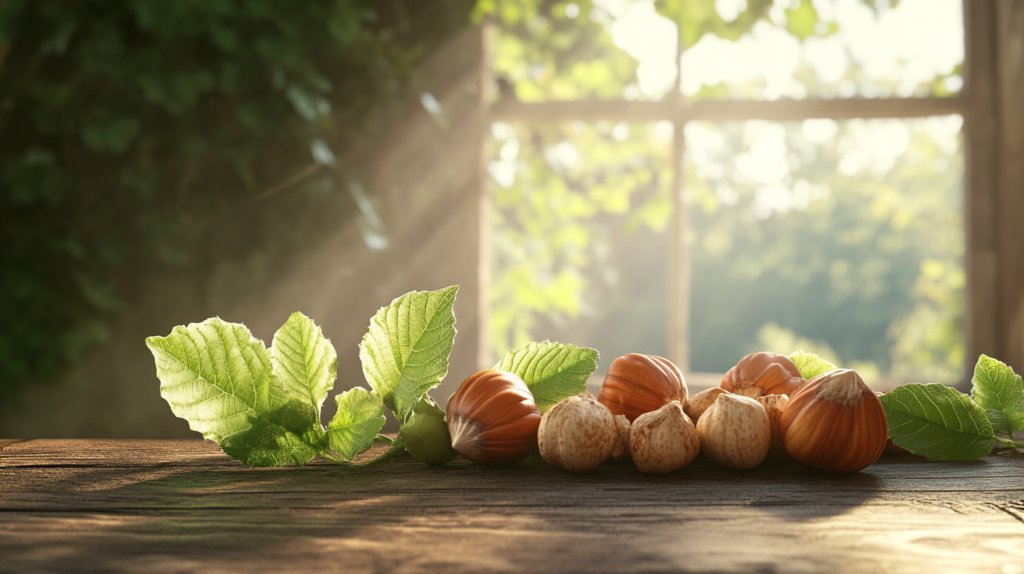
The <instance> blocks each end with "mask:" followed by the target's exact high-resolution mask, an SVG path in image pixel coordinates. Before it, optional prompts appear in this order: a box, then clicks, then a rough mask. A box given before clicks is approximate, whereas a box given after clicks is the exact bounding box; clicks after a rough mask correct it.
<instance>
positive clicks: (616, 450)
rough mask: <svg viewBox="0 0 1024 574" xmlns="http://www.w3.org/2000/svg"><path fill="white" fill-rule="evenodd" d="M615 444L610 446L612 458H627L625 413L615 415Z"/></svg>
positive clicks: (627, 422) (626, 421)
mask: <svg viewBox="0 0 1024 574" xmlns="http://www.w3.org/2000/svg"><path fill="white" fill-rule="evenodd" d="M615 426H616V430H617V433H616V435H615V446H614V447H613V448H612V458H614V459H615V460H617V461H620V462H621V461H625V460H629V419H627V418H626V415H615Z"/></svg>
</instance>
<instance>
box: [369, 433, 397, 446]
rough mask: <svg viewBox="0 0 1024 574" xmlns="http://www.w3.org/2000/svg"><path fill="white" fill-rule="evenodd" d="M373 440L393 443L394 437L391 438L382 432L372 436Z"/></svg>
mask: <svg viewBox="0 0 1024 574" xmlns="http://www.w3.org/2000/svg"><path fill="white" fill-rule="evenodd" d="M373 441H374V442H382V443H384V444H395V439H393V438H391V437H389V436H387V435H382V434H379V435H377V436H375V437H373Z"/></svg>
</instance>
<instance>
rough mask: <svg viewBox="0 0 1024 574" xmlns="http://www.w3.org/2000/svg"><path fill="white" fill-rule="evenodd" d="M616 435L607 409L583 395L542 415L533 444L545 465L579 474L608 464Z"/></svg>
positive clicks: (591, 397)
mask: <svg viewBox="0 0 1024 574" xmlns="http://www.w3.org/2000/svg"><path fill="white" fill-rule="evenodd" d="M618 434H619V429H618V426H617V425H616V424H615V418H614V417H613V416H612V414H611V413H610V412H608V409H606V408H605V407H604V405H602V404H601V403H599V402H597V400H595V399H594V395H591V394H590V393H583V394H581V395H576V396H574V397H569V398H567V399H564V400H562V401H561V402H559V403H558V404H556V405H555V406H553V407H551V408H550V409H548V411H547V412H545V413H544V416H543V417H542V418H541V420H540V427H539V428H538V429H537V443H538V445H539V446H540V455H541V457H543V458H544V460H545V461H547V463H548V464H550V465H553V466H558V467H561V468H564V469H566V470H571V471H573V472H580V471H584V470H590V469H592V468H594V467H596V466H597V465H599V464H601V463H602V462H604V461H606V460H608V457H610V456H611V455H612V451H613V450H614V448H615V442H616V439H617V437H618Z"/></svg>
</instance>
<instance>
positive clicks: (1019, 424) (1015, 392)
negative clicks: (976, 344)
mask: <svg viewBox="0 0 1024 574" xmlns="http://www.w3.org/2000/svg"><path fill="white" fill-rule="evenodd" d="M971 383H972V384H973V387H972V388H971V397H972V398H974V401H975V402H977V403H978V406H980V407H981V408H983V409H985V413H986V414H987V415H988V420H989V421H990V422H991V423H992V426H993V427H994V428H995V430H997V431H999V432H1001V433H1003V434H1006V435H1007V436H1013V433H1014V432H1016V431H1022V430H1024V380H1022V379H1021V378H1020V375H1018V374H1017V373H1015V372H1013V369H1011V368H1010V367H1009V366H1007V365H1006V363H1003V362H1001V361H998V360H996V359H993V358H991V357H987V356H985V355H982V356H981V357H979V358H978V364H977V365H976V366H975V367H974V378H972V379H971Z"/></svg>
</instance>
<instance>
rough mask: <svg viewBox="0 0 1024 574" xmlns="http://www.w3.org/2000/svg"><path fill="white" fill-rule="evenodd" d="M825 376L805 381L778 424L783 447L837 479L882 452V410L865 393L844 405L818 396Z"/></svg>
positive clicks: (884, 427)
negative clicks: (832, 474) (830, 473)
mask: <svg viewBox="0 0 1024 574" xmlns="http://www.w3.org/2000/svg"><path fill="white" fill-rule="evenodd" d="M831 374H832V373H825V374H823V375H819V376H818V377H815V378H814V379H811V380H810V381H808V382H807V384H805V385H803V386H802V387H801V388H800V390H799V391H797V392H796V393H794V394H793V395H792V396H791V397H790V399H789V403H788V404H787V405H786V409H785V410H784V411H783V412H782V418H781V419H780V421H779V426H780V429H781V431H782V440H783V445H784V446H785V448H786V452H788V453H789V455H790V456H791V457H793V459H794V460H796V461H797V462H799V463H800V464H802V465H804V466H806V467H809V468H813V469H817V470H827V471H830V472H834V473H837V474H846V473H850V472H856V471H859V470H863V469H865V468H867V467H869V466H871V465H872V464H874V462H875V461H876V460H878V458H879V457H880V456H882V451H883V450H884V449H885V443H886V440H887V438H888V435H889V425H888V422H887V421H886V419H885V410H884V409H883V408H882V403H881V402H880V401H879V400H878V397H876V396H875V394H874V393H873V392H871V391H870V390H867V389H866V390H865V392H863V393H862V394H861V395H860V396H858V397H856V398H855V399H854V400H853V401H852V402H851V403H848V404H844V403H840V402H834V401H831V400H828V399H826V398H824V397H822V396H820V395H819V389H820V387H821V384H822V382H823V381H825V380H826V378H827V377H828V376H829V375H831ZM858 377H859V375H858Z"/></svg>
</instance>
